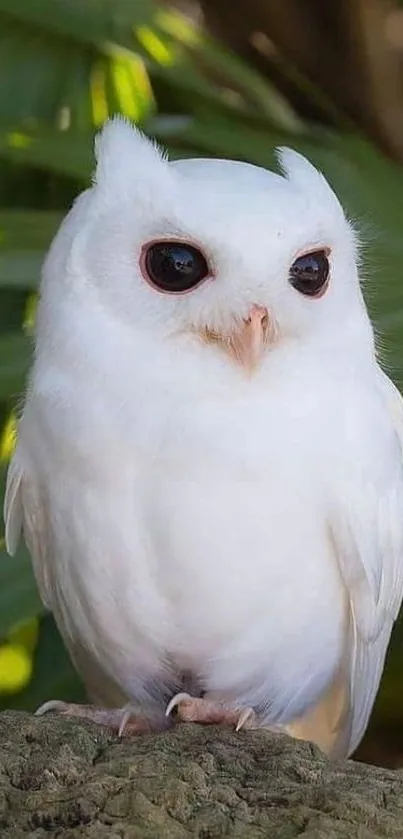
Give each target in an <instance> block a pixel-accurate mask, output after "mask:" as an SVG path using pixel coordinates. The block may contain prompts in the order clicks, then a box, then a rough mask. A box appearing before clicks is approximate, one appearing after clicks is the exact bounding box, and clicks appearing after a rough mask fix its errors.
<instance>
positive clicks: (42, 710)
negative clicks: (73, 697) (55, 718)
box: [34, 699, 69, 717]
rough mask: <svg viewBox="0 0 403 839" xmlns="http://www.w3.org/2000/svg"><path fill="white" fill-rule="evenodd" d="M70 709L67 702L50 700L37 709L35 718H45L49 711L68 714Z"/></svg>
mask: <svg viewBox="0 0 403 839" xmlns="http://www.w3.org/2000/svg"><path fill="white" fill-rule="evenodd" d="M68 708H69V705H68V703H67V702H62V701H61V700H60V699H49V701H48V702H43V703H42V705H40V706H39V708H37V709H36V711H35V713H34V716H35V717H43V716H44V714H48V713H49V711H59V713H61V714H67V713H68Z"/></svg>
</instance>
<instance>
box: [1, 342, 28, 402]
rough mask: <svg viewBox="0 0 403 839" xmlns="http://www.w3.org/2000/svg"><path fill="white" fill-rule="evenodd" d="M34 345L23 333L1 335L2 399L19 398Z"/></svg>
mask: <svg viewBox="0 0 403 839" xmlns="http://www.w3.org/2000/svg"><path fill="white" fill-rule="evenodd" d="M31 352H32V345H31V341H30V340H29V338H28V337H27V336H26V335H24V333H23V332H5V333H3V335H1V334H0V399H5V398H10V397H11V398H16V397H18V396H19V395H20V394H21V392H22V390H23V388H24V385H25V379H26V375H27V372H28V368H29V363H30V358H31Z"/></svg>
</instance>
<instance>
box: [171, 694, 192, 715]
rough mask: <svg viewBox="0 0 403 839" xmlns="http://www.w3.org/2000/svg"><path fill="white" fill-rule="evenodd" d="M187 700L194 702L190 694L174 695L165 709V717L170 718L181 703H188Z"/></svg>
mask: <svg viewBox="0 0 403 839" xmlns="http://www.w3.org/2000/svg"><path fill="white" fill-rule="evenodd" d="M189 700H190V701H191V702H193V701H194V700H193V699H192V697H191V695H190V693H183V692H182V693H176V694H175V696H173V697H172V699H171V701H170V702H169V703H168V705H167V707H166V711H165V716H166V717H170V716H171V714H172V711H174V710H175V708H178V706H179V705H180V704H181V703H182V702H188V701H189Z"/></svg>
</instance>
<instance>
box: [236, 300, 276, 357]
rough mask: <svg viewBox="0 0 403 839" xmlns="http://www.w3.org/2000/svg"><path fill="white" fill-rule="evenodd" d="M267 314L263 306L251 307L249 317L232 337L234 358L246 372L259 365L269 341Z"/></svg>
mask: <svg viewBox="0 0 403 839" xmlns="http://www.w3.org/2000/svg"><path fill="white" fill-rule="evenodd" d="M269 326H270V324H269V313H268V311H267V309H265V308H264V307H263V306H252V308H251V310H250V312H249V317H248V318H247V319H246V320H245V321H244V323H243V325H242V326H241V328H240V330H239V332H237V333H235V335H234V336H233V343H234V350H235V351H236V352H235V353H234V357H235V359H236V361H238V362H239V363H240V364H242V365H243V366H244V367H246V368H247V369H248V370H254V369H255V367H257V365H258V364H259V362H260V360H261V358H262V355H263V352H264V349H265V346H266V345H267V343H268V339H269V332H270V329H269Z"/></svg>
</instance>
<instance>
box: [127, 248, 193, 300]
mask: <svg viewBox="0 0 403 839" xmlns="http://www.w3.org/2000/svg"><path fill="white" fill-rule="evenodd" d="M143 266H144V270H145V273H146V274H147V277H148V279H149V280H150V281H151V283H152V284H153V285H154V286H156V288H159V289H160V291H165V292H171V294H175V293H176V294H179V293H181V292H184V291H189V290H190V289H192V288H195V286H197V285H198V284H199V283H200V282H201V281H202V280H204V278H205V277H207V275H208V273H209V269H208V266H207V262H206V260H205V258H204V256H203V254H202V253H201V252H200V251H199V250H197V248H194V247H193V245H187V244H182V243H181V242H155V243H154V244H153V245H150V246H149V247H148V248H147V250H146V252H145V256H144V261H143Z"/></svg>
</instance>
